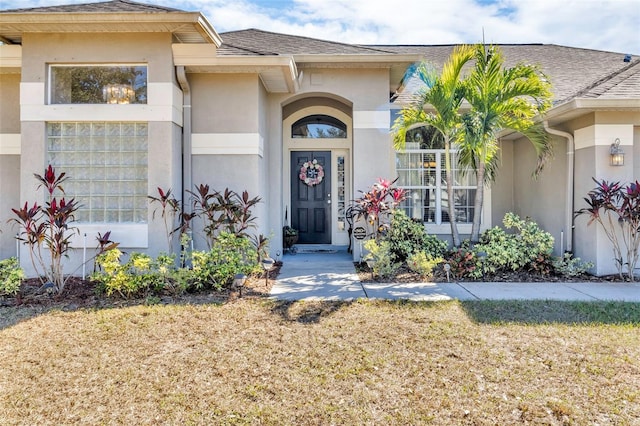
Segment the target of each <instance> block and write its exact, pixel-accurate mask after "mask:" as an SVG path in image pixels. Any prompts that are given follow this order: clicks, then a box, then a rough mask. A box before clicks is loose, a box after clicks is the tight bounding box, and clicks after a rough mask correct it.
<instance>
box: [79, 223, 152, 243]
mask: <svg viewBox="0 0 640 426" xmlns="http://www.w3.org/2000/svg"><path fill="white" fill-rule="evenodd" d="M76 227H77V228H78V231H79V232H78V233H74V235H73V237H72V238H71V247H73V248H83V247H85V245H86V247H87V248H95V247H97V246H98V241H97V240H96V238H97V237H98V233H100V234H101V235H104V234H105V233H107V232H109V231H111V236H110V238H109V239H110V240H111V241H114V242H116V243H119V244H120V245H119V246H118V247H126V248H148V247H149V226H148V225H147V224H146V223H79V224H77V225H76ZM85 235H86V239H85Z"/></svg>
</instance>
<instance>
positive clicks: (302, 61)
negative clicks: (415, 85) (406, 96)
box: [293, 53, 425, 93]
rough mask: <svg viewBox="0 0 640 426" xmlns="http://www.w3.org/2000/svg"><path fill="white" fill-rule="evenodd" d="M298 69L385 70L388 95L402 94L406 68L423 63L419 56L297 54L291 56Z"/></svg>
mask: <svg viewBox="0 0 640 426" xmlns="http://www.w3.org/2000/svg"><path fill="white" fill-rule="evenodd" d="M293 58H294V59H295V61H296V63H297V64H298V68H300V69H305V68H387V69H389V93H399V92H402V90H403V88H404V85H405V83H406V81H407V77H408V76H407V68H409V66H410V65H412V64H414V63H418V62H421V61H423V60H424V59H425V58H424V55H421V54H384V53H374V54H320V55H314V54H298V55H293Z"/></svg>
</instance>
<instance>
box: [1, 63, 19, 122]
mask: <svg viewBox="0 0 640 426" xmlns="http://www.w3.org/2000/svg"><path fill="white" fill-rule="evenodd" d="M0 93H1V94H2V96H0V134H16V133H20V74H3V73H0Z"/></svg>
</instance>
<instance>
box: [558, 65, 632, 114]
mask: <svg viewBox="0 0 640 426" xmlns="http://www.w3.org/2000/svg"><path fill="white" fill-rule="evenodd" d="M637 65H640V58H639V59H636V60H634V61H632V62H631V63H630V64H629V65H627V66H625V67H622V68H620V69H619V70H616V71H614V72H612V73H611V74H608V75H606V76H604V77H602V78H600V79H598V80H596V81H594V82H593V83H591V84H590V85H588V86H585V87H584V88H582V89H581V90H579V91H578V92H576V94H575V95H573V96H569V97H568V98H565V99H562V100H561V101H558V102H557V103H558V104H560V103H565V102H567V101H570V100H571V99H575V98H579V97H580V96H583V95H585V94H587V93H589V92H590V91H591V90H593V89H595V88H596V87H598V86H601V85H603V84H604V83H606V82H608V81H611V80H613V79H614V78H616V77H618V76H619V75H620V74H623V73H625V72H627V71H629V70H630V69H631V68H633V67H635V66H637Z"/></svg>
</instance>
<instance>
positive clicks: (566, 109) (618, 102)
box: [545, 98, 640, 126]
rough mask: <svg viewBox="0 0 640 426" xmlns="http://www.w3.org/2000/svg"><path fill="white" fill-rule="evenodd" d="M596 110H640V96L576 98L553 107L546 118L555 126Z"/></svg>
mask: <svg viewBox="0 0 640 426" xmlns="http://www.w3.org/2000/svg"><path fill="white" fill-rule="evenodd" d="M596 111H627V112H640V98H575V99H572V100H570V101H568V102H565V103H563V104H560V105H557V106H555V107H553V108H551V109H550V110H549V111H548V112H547V113H546V114H545V119H546V120H547V121H548V122H549V124H551V125H552V126H553V125H556V124H558V123H561V122H564V121H567V120H571V119H573V118H576V117H579V116H581V115H584V114H588V113H591V112H596Z"/></svg>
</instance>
